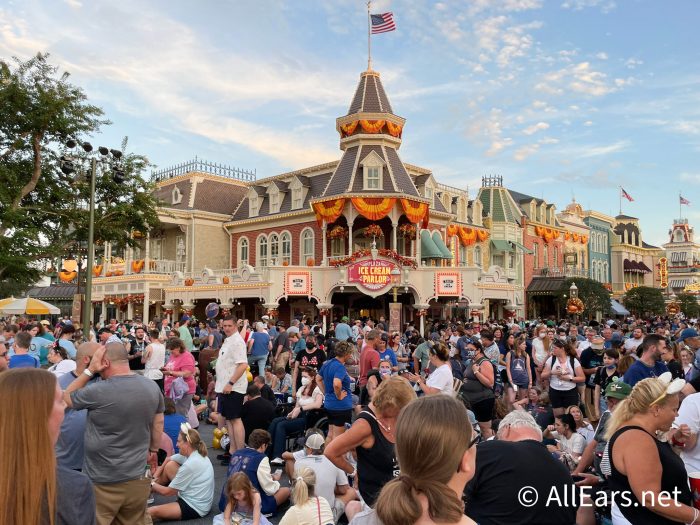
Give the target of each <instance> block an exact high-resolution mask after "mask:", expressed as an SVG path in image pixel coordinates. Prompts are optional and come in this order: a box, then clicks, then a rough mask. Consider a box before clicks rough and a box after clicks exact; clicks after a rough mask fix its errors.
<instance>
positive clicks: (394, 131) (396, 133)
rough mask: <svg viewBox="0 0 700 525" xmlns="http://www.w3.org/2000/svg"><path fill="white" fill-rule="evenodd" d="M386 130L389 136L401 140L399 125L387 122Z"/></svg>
mask: <svg viewBox="0 0 700 525" xmlns="http://www.w3.org/2000/svg"><path fill="white" fill-rule="evenodd" d="M386 129H388V130H389V135H391V136H392V137H398V138H401V132H402V131H403V126H402V125H401V124H394V123H393V122H390V121H388V120H387V121H386Z"/></svg>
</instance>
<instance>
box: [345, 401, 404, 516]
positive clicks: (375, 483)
mask: <svg viewBox="0 0 700 525" xmlns="http://www.w3.org/2000/svg"><path fill="white" fill-rule="evenodd" d="M357 417H358V419H364V420H365V421H367V423H369V426H370V428H371V429H372V437H374V445H372V447H371V448H364V447H361V446H360V447H357V449H356V450H357V481H358V486H359V488H360V494H361V495H362V499H363V500H364V501H365V503H366V504H367V505H369V506H370V507H371V506H372V505H374V500H376V499H377V496H378V495H379V491H380V490H382V487H383V486H384V485H385V484H386V483H387V482H389V481H391V479H392V478H394V477H396V476H398V475H399V474H400V473H401V472H400V471H399V463H398V461H396V451H395V449H394V444H393V443H391V442H390V441H389V440H388V439H387V438H385V437H384V434H382V430H381V428H380V427H379V423H377V419H376V416H375V415H374V413H373V412H372V410H371V409H369V408H367V410H363V411H362V412H360V415H359V416H357Z"/></svg>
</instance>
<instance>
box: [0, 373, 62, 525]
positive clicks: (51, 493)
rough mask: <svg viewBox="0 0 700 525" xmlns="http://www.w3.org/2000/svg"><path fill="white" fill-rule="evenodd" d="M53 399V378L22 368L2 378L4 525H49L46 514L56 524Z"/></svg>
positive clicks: (0, 519) (0, 513)
mask: <svg viewBox="0 0 700 525" xmlns="http://www.w3.org/2000/svg"><path fill="white" fill-rule="evenodd" d="M55 396H56V376H54V375H53V374H52V373H51V372H47V371H46V370H36V369H33V368H21V369H17V370H9V371H7V372H3V373H2V374H0V399H2V400H3V402H2V403H0V421H2V422H4V424H3V425H0V451H2V455H1V456H0V494H2V495H3V502H2V505H0V524H1V525H14V524H19V523H21V524H22V525H38V524H39V523H40V522H41V523H47V521H45V518H44V516H46V514H45V513H48V523H50V524H51V525H53V524H54V523H55V514H56V454H55V452H54V448H53V445H52V442H51V436H50V435H49V425H48V421H49V416H50V415H51V411H52V410H53V405H54V400H55ZM27 407H31V409H28V408H27ZM44 499H45V500H46V506H43V505H41V503H40V502H41V501H42V500H44ZM37 500H38V501H37ZM38 502H39V504H37V503H38Z"/></svg>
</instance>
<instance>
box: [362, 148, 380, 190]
mask: <svg viewBox="0 0 700 525" xmlns="http://www.w3.org/2000/svg"><path fill="white" fill-rule="evenodd" d="M361 165H362V177H363V185H362V186H363V189H365V190H381V189H384V181H383V177H384V159H382V158H381V157H380V156H379V155H378V154H377V153H376V152H375V151H372V152H371V153H370V154H369V155H367V156H366V157H365V158H364V159H363V160H362V162H361Z"/></svg>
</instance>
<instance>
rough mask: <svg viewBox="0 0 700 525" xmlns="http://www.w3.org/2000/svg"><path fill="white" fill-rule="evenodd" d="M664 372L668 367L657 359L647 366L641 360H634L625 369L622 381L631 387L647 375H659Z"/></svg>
mask: <svg viewBox="0 0 700 525" xmlns="http://www.w3.org/2000/svg"><path fill="white" fill-rule="evenodd" d="M664 372H668V367H667V366H666V364H665V363H663V362H662V361H657V362H656V363H654V366H653V367H648V366H647V365H645V364H644V363H642V362H641V361H635V362H634V363H632V366H630V367H629V368H628V369H627V372H625V376H624V378H623V381H624V382H625V383H627V384H628V385H629V386H631V387H633V386H634V385H636V384H637V383H639V382H640V381H641V380H642V379H646V378H647V377H659V376H660V375H661V374H663V373H664Z"/></svg>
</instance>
